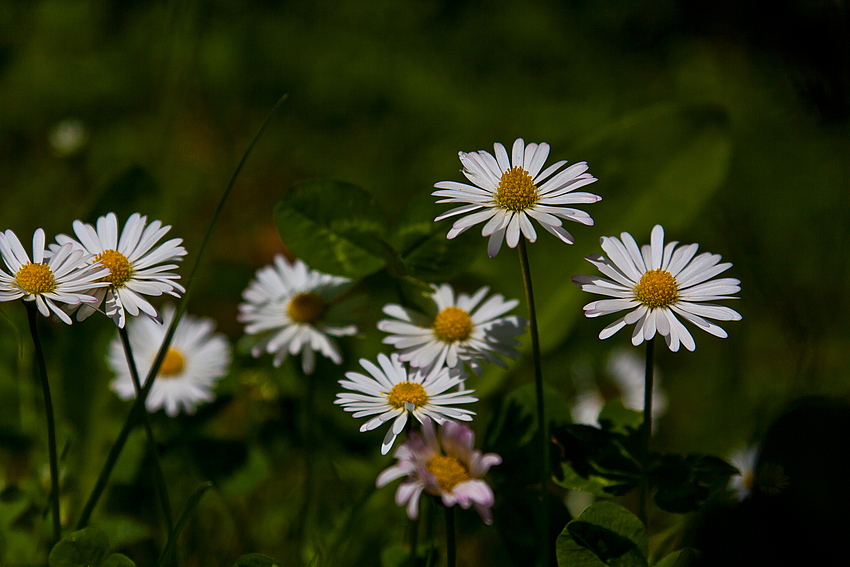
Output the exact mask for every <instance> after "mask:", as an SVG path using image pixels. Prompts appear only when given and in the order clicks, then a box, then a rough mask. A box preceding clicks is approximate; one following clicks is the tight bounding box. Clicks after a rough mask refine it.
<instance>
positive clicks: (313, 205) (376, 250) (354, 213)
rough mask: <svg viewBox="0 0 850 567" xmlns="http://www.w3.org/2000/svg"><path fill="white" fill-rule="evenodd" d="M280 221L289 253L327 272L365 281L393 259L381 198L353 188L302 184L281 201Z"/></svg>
mask: <svg viewBox="0 0 850 567" xmlns="http://www.w3.org/2000/svg"><path fill="white" fill-rule="evenodd" d="M274 218H275V223H276V224H277V229H278V231H279V232H280V236H281V238H283V241H284V243H286V245H287V246H288V247H289V249H290V250H292V252H294V253H295V255H296V256H298V257H299V258H301V259H303V260H304V261H305V262H306V263H307V265H309V266H310V267H311V268H313V269H316V270H320V271H322V272H327V273H329V274H337V275H341V276H347V277H351V278H362V277H364V276H368V275H369V274H371V273H374V272H376V271H378V270H380V269H381V268H383V267H384V265H385V264H386V263H387V259H388V257H392V256H393V254H392V253H391V252H394V251H392V249H391V248H390V247H389V245H388V244H387V243H386V242H385V241H384V237H385V235H386V223H385V221H384V218H383V216H382V214H381V211H380V210H379V209H378V207H377V205H376V203H375V199H374V198H373V197H372V195H370V194H369V193H368V192H367V191H365V190H364V189H361V188H360V187H357V186H356V185H352V184H350V183H344V182H342V181H306V182H304V183H299V184H298V185H295V186H294V187H292V188H290V189H289V190H288V191H287V192H286V194H285V195H284V196H283V199H281V200H280V202H278V204H277V206H276V207H275V210H274Z"/></svg>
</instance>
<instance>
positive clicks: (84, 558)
mask: <svg viewBox="0 0 850 567" xmlns="http://www.w3.org/2000/svg"><path fill="white" fill-rule="evenodd" d="M107 553H109V538H107V537H106V534H105V533H103V532H102V531H101V530H99V529H98V528H95V527H88V528H84V529H82V530H80V531H78V532H74V533H72V534H70V535H67V536H65V537H63V538H62V539H61V540H60V541H59V543H57V544H56V545H55V546H54V547H53V549H52V550H51V551H50V556H49V557H48V562H49V564H50V567H99V566H100V565H101V563H103V560H104V558H105V557H106V554H107Z"/></svg>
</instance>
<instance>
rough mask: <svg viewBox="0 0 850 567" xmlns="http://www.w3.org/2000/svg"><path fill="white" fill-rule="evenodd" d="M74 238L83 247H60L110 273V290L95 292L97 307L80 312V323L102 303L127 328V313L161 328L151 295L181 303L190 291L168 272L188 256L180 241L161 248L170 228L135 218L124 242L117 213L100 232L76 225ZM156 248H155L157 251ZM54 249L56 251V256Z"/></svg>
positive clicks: (64, 239) (100, 223) (103, 220)
mask: <svg viewBox="0 0 850 567" xmlns="http://www.w3.org/2000/svg"><path fill="white" fill-rule="evenodd" d="M73 227H74V233H75V234H76V235H77V238H79V241H77V240H74V239H73V238H71V237H69V236H66V235H64V234H60V235H59V236H57V237H56V241H57V242H59V244H61V245H65V244H68V243H70V244H72V245H74V246H75V247H78V248H80V249H83V250H85V251H86V252H88V253H89V254H91V255H92V256H91V261H93V262H94V261H97V262H100V263H101V264H102V265H103V266H104V267H106V268H109V274H107V276H106V277H105V281H106V282H108V283H109V284H110V285H109V287H106V288H99V289H96V290H94V292H93V295H94V296H95V297H96V298H97V302H96V303H95V304H92V305H83V306H82V307H80V309H79V311H77V320H78V321H82V320H84V319H85V318H86V317H88V316H89V315H91V314H92V313H94V312H95V311H96V310H97V308H98V307H100V305H101V303H103V304H104V310H105V313H106V315H107V316H108V317H109V318H111V319H112V320H114V321H115V323H116V324H117V325H118V326H119V327H121V328H124V325H125V323H126V313H129V314H130V315H132V316H133V317H136V316H137V315H139V313H144V314H145V315H147V316H148V317H150V318H151V319H154V320H155V321H157V322H161V319H160V317H159V314H158V313H157V311H156V309H155V308H154V306H153V305H151V304H150V303H148V301H147V300H146V299H145V298H144V296H146V295H150V296H159V295H162V294H163V293H167V294H169V295H173V296H174V297H180V294H181V293H183V292H185V291H186V290H185V289H183V287H182V286H181V285H180V284H178V283H177V282H176V281H174V280H178V279H180V276H179V275H177V274H174V273H171V272H169V270H175V269H177V265H176V264H168V263H167V262H179V261H180V260H182V259H183V256H185V255H186V249H185V248H183V247H182V246H180V243H181V242H183V241H182V240H181V239H180V238H172V239H171V240H168V241H166V242H163V243H162V244H160V245H159V246H156V244H157V242H159V241H160V240H161V239H162V237H163V236H165V234H166V233H167V232H168V231H169V230H171V227H170V226H162V223H161V222H160V221H158V220H157V221H153V222H152V223H150V224H147V217H144V216H141V215H140V214H139V213H133V214H132V215H130V218H128V219H127V222H126V223H125V224H124V229H123V230H122V231H121V234H120V237H119V234H118V219H117V218H116V216H115V213H109V214H107V215H106V216H103V217H100V218H99V219H97V229H96V230H95V227H93V226H92V225H90V224H87V223H84V222H82V221H78V220H76V221H74V224H73ZM154 246H156V248H154ZM54 249H55V247H53V246H52V247H51V253H53V251H54Z"/></svg>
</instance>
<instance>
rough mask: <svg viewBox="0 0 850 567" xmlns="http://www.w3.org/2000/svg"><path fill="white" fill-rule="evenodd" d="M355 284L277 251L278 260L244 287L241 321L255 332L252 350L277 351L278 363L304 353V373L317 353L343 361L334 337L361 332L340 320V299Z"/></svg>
mask: <svg viewBox="0 0 850 567" xmlns="http://www.w3.org/2000/svg"><path fill="white" fill-rule="evenodd" d="M349 287H351V280H350V279H348V278H343V277H339V276H331V275H329V274H323V273H322V272H317V271H316V270H311V269H310V268H308V267H307V264H305V263H304V262H302V261H301V260H295V262H292V263H290V262H289V261H288V260H287V259H286V258H284V257H283V256H281V255H278V256H276V257H275V259H274V266H265V267H263V268H261V269H259V270H258V271H257V276H256V279H254V280H252V281H251V283H250V284H249V285H248V287H247V288H246V289H245V291H244V292H242V298H243V299H244V300H245V302H244V303H242V304H240V305H239V316H238V319H239V322H240V323H245V324H246V325H245V332H246V333H247V334H249V335H257V340H256V343H255V344H254V346H253V348H252V350H251V354H252V355H253V356H255V357H258V356H260V355H262V354H263V353H264V352H266V353H269V354H274V365H275V366H280V365H281V363H282V362H283V360H284V359H285V358H286V356H287V355H289V354H291V355H295V354H298V353H299V352H300V353H302V354H301V368H302V370H303V371H304V374H312V373H313V371H314V370H315V369H316V353H317V352H318V353H320V354H322V356H325V357H327V358H329V359H331V360H332V361H333V362H334V364H342V352H341V351H340V349H339V346H338V345H337V344H336V341H334V340H333V338H332V337H344V336H348V335H354V334H357V327H356V326H355V325H349V324H346V323H344V322H343V321H342V319H343V317H342V315H343V314H342V313H341V311H340V309H339V308H338V307H339V306H338V305H336V300H337V299H339V297H340V296H341V295H342V294H343V293H344V292H345V291H347V290H348V288H349Z"/></svg>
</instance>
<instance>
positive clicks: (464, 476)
mask: <svg viewBox="0 0 850 567" xmlns="http://www.w3.org/2000/svg"><path fill="white" fill-rule="evenodd" d="M426 468H427V469H428V472H429V473H431V474H433V475H434V476H435V477H437V486H439V487H440V490H442V491H443V492H451V491H452V490H454V487H455V486H457V485H458V484H460V483H462V482H466V481H467V480H469V479H471V478H472V475H471V474H469V469H467V468H466V467H465V466H464V464H463V463H461V462H460V461H459V460H458V459H457V457H450V456H449V455H434V456H433V457H431V460H430V461H428V465H427V466H426Z"/></svg>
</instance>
